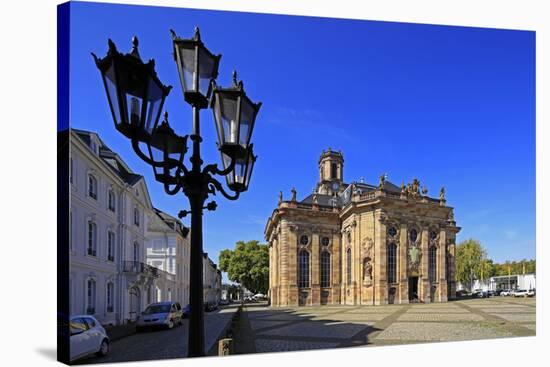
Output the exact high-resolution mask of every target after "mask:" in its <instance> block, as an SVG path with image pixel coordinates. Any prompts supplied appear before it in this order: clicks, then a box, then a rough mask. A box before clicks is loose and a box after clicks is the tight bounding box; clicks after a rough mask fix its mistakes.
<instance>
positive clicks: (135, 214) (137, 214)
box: [134, 208, 139, 227]
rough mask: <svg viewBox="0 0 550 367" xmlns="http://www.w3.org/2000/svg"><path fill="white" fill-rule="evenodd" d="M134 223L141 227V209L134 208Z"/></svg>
mask: <svg viewBox="0 0 550 367" xmlns="http://www.w3.org/2000/svg"><path fill="white" fill-rule="evenodd" d="M134 224H135V225H136V226H138V227H139V209H138V208H134Z"/></svg>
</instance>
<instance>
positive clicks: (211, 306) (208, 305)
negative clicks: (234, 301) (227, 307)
mask: <svg viewBox="0 0 550 367" xmlns="http://www.w3.org/2000/svg"><path fill="white" fill-rule="evenodd" d="M217 309H218V304H217V303H216V302H205V303H204V311H206V312H210V311H214V310H217Z"/></svg>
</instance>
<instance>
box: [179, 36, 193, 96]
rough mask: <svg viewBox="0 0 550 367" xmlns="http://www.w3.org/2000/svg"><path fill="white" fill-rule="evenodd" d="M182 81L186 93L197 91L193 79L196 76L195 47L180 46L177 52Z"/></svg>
mask: <svg viewBox="0 0 550 367" xmlns="http://www.w3.org/2000/svg"><path fill="white" fill-rule="evenodd" d="M176 57H177V62H178V68H179V69H180V70H179V71H180V73H179V74H180V81H181V84H182V86H183V90H184V91H185V92H192V91H194V90H195V86H194V83H193V77H194V75H195V47H193V46H192V45H178V46H177V52H176Z"/></svg>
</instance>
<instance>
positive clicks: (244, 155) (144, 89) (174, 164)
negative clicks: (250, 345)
mask: <svg viewBox="0 0 550 367" xmlns="http://www.w3.org/2000/svg"><path fill="white" fill-rule="evenodd" d="M170 32H171V34H172V41H173V50H174V60H175V61H176V66H177V69H178V73H179V76H180V82H181V87H182V89H183V94H184V99H185V101H186V102H187V103H189V104H190V105H191V106H192V109H193V126H192V134H190V135H189V136H187V135H186V136H179V135H177V134H176V133H175V132H174V130H173V129H172V128H171V127H170V124H169V122H168V114H167V113H166V112H165V114H164V119H163V121H162V122H161V124H160V125H159V123H158V122H159V119H160V111H161V109H162V106H163V104H164V100H165V98H166V96H167V95H168V93H169V92H170V88H171V87H167V86H164V85H163V84H162V83H161V82H160V80H159V79H158V77H157V74H156V72H155V70H154V65H155V64H154V61H153V60H151V61H149V62H148V63H146V64H145V63H143V62H142V61H141V58H140V56H139V53H138V50H137V46H138V41H137V38H135V37H134V39H133V48H132V51H131V52H130V53H129V54H126V55H122V54H120V53H119V52H118V51H117V50H116V47H115V45H114V43H113V42H112V41H111V40H109V51H108V53H107V56H106V57H105V58H103V59H99V58H97V57H96V56H95V55H94V54H92V55H93V56H94V59H95V62H96V65H97V67H98V69H99V70H100V72H101V76H102V79H103V84H104V86H105V91H106V94H107V100H108V102H109V107H110V109H111V113H112V116H113V120H114V122H115V127H116V129H117V130H118V131H119V132H121V133H122V134H123V135H124V136H126V137H127V138H129V139H130V140H131V141H132V147H133V149H134V150H135V152H136V154H137V155H138V156H139V157H140V158H141V159H143V160H144V161H145V162H147V163H148V164H149V165H151V166H152V167H153V171H154V174H155V179H156V180H157V181H159V182H161V183H162V184H163V185H164V190H165V192H166V193H168V194H170V195H175V194H176V193H178V192H179V191H182V192H183V193H184V194H185V195H186V196H187V197H188V199H189V204H190V210H182V211H181V212H180V213H179V217H180V218H182V217H184V216H186V215H187V214H191V251H190V295H189V304H190V306H191V313H190V317H189V318H190V320H189V338H188V356H190V357H196V356H203V355H204V322H203V319H204V315H203V312H204V308H203V274H202V273H203V263H202V262H203V256H202V255H203V251H202V214H203V210H204V209H207V210H215V209H216V207H217V204H216V202H215V201H211V202H209V203H208V204H206V205H205V201H206V199H207V198H208V197H209V196H210V195H216V193H221V194H222V195H223V196H224V197H226V198H227V199H229V200H236V199H237V198H238V197H239V195H240V194H241V193H242V192H244V191H246V190H248V185H249V183H250V178H251V175H252V169H253V167H254V163H255V162H256V158H257V157H256V156H255V155H254V153H253V144H250V139H251V136H252V129H253V127H254V123H255V120H256V116H257V114H258V110H259V108H260V106H261V104H260V103H258V104H254V103H252V101H250V99H249V98H248V97H247V96H246V94H245V93H244V89H243V85H242V82H239V83H237V81H236V74H234V77H233V86H232V87H230V88H219V87H217V86H216V85H215V82H214V80H215V79H216V77H217V75H218V66H219V61H220V58H221V56H215V55H213V54H212V53H211V52H210V51H208V49H207V48H206V47H205V46H204V44H203V43H202V41H201V39H200V34H199V30H198V28H196V29H195V35H194V37H193V38H191V39H182V38H179V37H178V36H177V35H176V33H175V32H174V31H172V30H171V31H170ZM212 93H214V94H213V95H212ZM211 97H212V98H211ZM209 105H210V106H211V107H212V109H213V110H214V118H215V120H216V128H217V130H218V140H219V141H218V149H219V150H220V154H221V157H222V167H223V169H219V168H218V165H217V164H209V165H205V166H204V167H203V161H202V159H201V154H200V144H201V142H202V137H201V136H200V123H199V118H200V110H201V109H204V108H207V107H209ZM188 138H189V139H191V141H192V145H193V149H192V155H191V157H190V159H189V160H190V162H191V168H190V169H189V168H187V167H186V165H185V164H184V157H185V154H186V153H187V140H188ZM143 145H145V146H146V148H147V149H146V152H144V151H143V149H142V146H143ZM215 175H219V176H225V178H226V182H227V187H228V188H229V191H226V189H225V188H224V186H223V185H222V184H221V183H220V182H219V181H218V180H217V179H215V178H214V176H215ZM231 192H232V193H231Z"/></svg>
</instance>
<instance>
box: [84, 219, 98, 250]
mask: <svg viewBox="0 0 550 367" xmlns="http://www.w3.org/2000/svg"><path fill="white" fill-rule="evenodd" d="M86 253H87V254H88V255H90V256H97V225H96V224H95V223H94V222H92V221H91V220H90V221H88V249H87V251H86Z"/></svg>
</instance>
